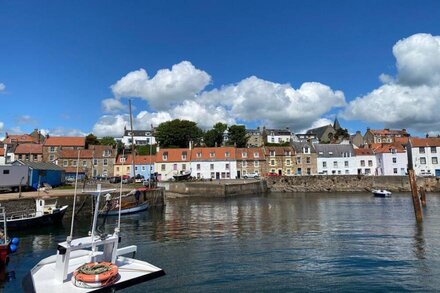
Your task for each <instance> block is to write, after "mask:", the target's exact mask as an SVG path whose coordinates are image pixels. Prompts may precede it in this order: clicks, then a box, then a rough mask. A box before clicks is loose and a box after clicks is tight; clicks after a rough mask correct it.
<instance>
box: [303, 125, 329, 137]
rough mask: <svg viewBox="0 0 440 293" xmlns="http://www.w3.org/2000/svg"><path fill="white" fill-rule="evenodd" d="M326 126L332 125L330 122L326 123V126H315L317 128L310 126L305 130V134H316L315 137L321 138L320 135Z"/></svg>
mask: <svg viewBox="0 0 440 293" xmlns="http://www.w3.org/2000/svg"><path fill="white" fill-rule="evenodd" d="M328 127H333V126H331V125H330V124H329V125H326V126H321V127H317V128H312V129H309V130H307V132H306V134H316V137H318V138H319V139H321V138H322V135H323V134H324V132H325V130H326V129H327V128H328Z"/></svg>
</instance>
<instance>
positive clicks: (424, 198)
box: [419, 186, 426, 207]
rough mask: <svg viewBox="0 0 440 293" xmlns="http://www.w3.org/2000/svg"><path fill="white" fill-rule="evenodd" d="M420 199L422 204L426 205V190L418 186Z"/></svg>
mask: <svg viewBox="0 0 440 293" xmlns="http://www.w3.org/2000/svg"><path fill="white" fill-rule="evenodd" d="M419 191H420V200H421V202H422V206H424V207H426V191H425V188H424V187H423V186H420V189H419Z"/></svg>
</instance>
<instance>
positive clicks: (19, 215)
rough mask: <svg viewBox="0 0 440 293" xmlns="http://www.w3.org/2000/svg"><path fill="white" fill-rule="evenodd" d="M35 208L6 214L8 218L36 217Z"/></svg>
mask: <svg viewBox="0 0 440 293" xmlns="http://www.w3.org/2000/svg"><path fill="white" fill-rule="evenodd" d="M35 214H36V210H35V209H26V210H25V211H18V212H11V213H8V214H7V215H6V219H7V220H19V219H25V218H32V217H35Z"/></svg>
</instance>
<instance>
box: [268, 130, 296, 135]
mask: <svg viewBox="0 0 440 293" xmlns="http://www.w3.org/2000/svg"><path fill="white" fill-rule="evenodd" d="M272 132H273V134H274V135H291V134H292V131H290V129H266V133H267V134H268V135H272Z"/></svg>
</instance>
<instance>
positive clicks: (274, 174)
mask: <svg viewBox="0 0 440 293" xmlns="http://www.w3.org/2000/svg"><path fill="white" fill-rule="evenodd" d="M266 176H268V177H271V176H280V175H279V174H278V173H273V172H269V173H267V174H266Z"/></svg>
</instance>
